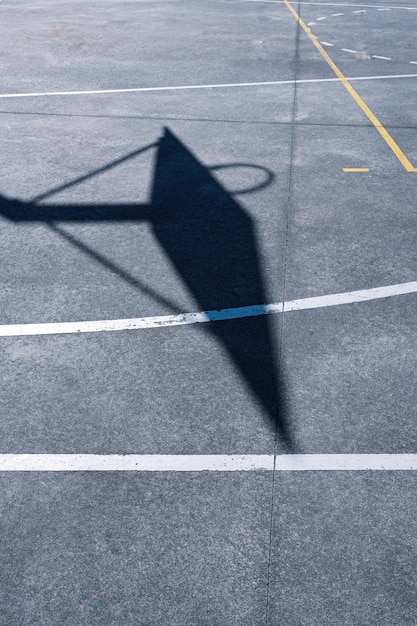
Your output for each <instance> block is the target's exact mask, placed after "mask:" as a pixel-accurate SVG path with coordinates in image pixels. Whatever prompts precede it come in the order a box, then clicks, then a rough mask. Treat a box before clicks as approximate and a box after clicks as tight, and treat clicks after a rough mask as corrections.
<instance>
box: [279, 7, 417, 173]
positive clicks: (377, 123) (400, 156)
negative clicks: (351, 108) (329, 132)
mask: <svg viewBox="0 0 417 626" xmlns="http://www.w3.org/2000/svg"><path fill="white" fill-rule="evenodd" d="M282 2H283V3H284V4H285V6H286V7H287V9H288V10H289V11H290V12H291V13H292V14H293V16H294V17H295V19H296V20H297V22H298V23H299V24H300V26H301V27H302V28H303V30H304V31H305V32H306V33H307V35H308V37H309V38H310V40H311V41H312V42H313V44H314V45H315V46H316V48H317V50H318V51H319V52H320V53H321V54H322V56H323V57H324V58H325V60H326V61H327V63H328V64H329V65H330V67H331V68H332V70H333V71H334V73H335V74H336V76H337V77H338V78H340V81H341V82H342V84H343V86H344V87H345V88H346V89H347V91H348V92H349V93H350V95H351V96H352V98H353V99H354V100H355V102H356V104H358V105H359V106H360V108H361V109H362V111H363V112H364V113H365V115H366V117H367V118H368V120H369V121H370V122H371V123H372V124H373V126H374V127H375V128H376V130H377V131H378V132H379V134H380V135H381V137H382V138H383V139H384V140H385V142H386V143H387V144H388V145H389V147H390V148H391V150H392V151H393V153H394V154H395V156H396V157H397V159H398V160H399V161H400V163H401V164H402V166H403V167H404V168H405V169H406V170H407V172H417V167H414V166H413V164H412V163H411V162H410V161H409V160H408V158H407V157H406V156H405V154H404V152H403V151H402V150H401V148H400V146H399V145H398V144H397V143H396V142H395V141H394V139H393V138H392V137H391V135H390V134H389V132H388V131H387V130H386V129H385V128H384V126H383V125H382V124H381V122H380V121H379V120H378V118H377V117H376V115H374V114H373V113H372V111H371V109H370V108H369V107H368V105H367V104H366V102H364V101H363V100H362V98H361V97H360V95H359V94H358V92H357V91H355V89H354V88H353V87H352V85H351V84H350V83H349V81H348V80H347V78H346V77H345V75H344V74H343V73H342V72H341V70H339V68H338V67H337V65H336V64H335V63H334V62H333V61H332V59H331V58H330V57H329V55H328V54H327V52H326V50H325V49H324V48H323V46H322V45H321V44H320V42H319V41H317V39H315V37H314V35H313V34H312V32H311V30H310V29H309V27H308V26H307V25H306V24H305V22H303V20H302V19H301V17H300V16H299V15H298V13H297V11H296V10H295V9H294V8H293V7H292V6H291V4H290V3H289V2H288V0H282Z"/></svg>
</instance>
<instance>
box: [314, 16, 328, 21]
mask: <svg viewBox="0 0 417 626" xmlns="http://www.w3.org/2000/svg"><path fill="white" fill-rule="evenodd" d="M322 20H327V17H326V16H324V17H316V21H317V22H321V21H322Z"/></svg>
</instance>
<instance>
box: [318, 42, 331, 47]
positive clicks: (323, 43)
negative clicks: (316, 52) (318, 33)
mask: <svg viewBox="0 0 417 626" xmlns="http://www.w3.org/2000/svg"><path fill="white" fill-rule="evenodd" d="M320 43H321V45H322V46H330V47H333V46H334V44H332V43H329V42H328V41H320Z"/></svg>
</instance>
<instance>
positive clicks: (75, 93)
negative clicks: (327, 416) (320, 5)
mask: <svg viewBox="0 0 417 626" xmlns="http://www.w3.org/2000/svg"><path fill="white" fill-rule="evenodd" d="M246 1H248V0H246ZM253 1H259V0H253ZM271 1H272V0H271ZM274 1H275V0H274ZM276 1H277V2H279V3H281V2H282V0H276ZM393 78H417V74H385V75H374V76H350V77H347V78H346V80H349V81H361V80H389V79H393ZM340 82H343V81H342V79H341V78H301V79H288V80H270V81H261V82H258V83H248V82H247V83H213V84H204V85H168V86H162V87H127V88H125V89H124V88H122V89H86V90H78V91H77V90H72V91H36V92H27V93H2V94H0V100H6V99H12V98H48V97H59V96H63V97H64V96H99V95H105V94H119V93H147V92H158V91H186V90H199V89H231V88H246V87H274V86H280V85H302V84H309V83H311V84H314V83H340Z"/></svg>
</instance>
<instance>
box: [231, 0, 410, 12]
mask: <svg viewBox="0 0 417 626" xmlns="http://www.w3.org/2000/svg"><path fill="white" fill-rule="evenodd" d="M243 1H244V2H255V3H256V2H258V3H259V4H261V3H262V4H263V3H264V2H266V3H272V4H282V0H243ZM290 1H291V4H297V6H298V5H299V4H307V5H309V6H321V7H323V6H324V7H358V6H359V7H366V8H367V9H378V8H379V7H381V8H380V10H381V11H391V9H399V10H400V11H417V7H398V6H390V7H382V5H380V4H346V3H343V2H299V1H298V0H290Z"/></svg>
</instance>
